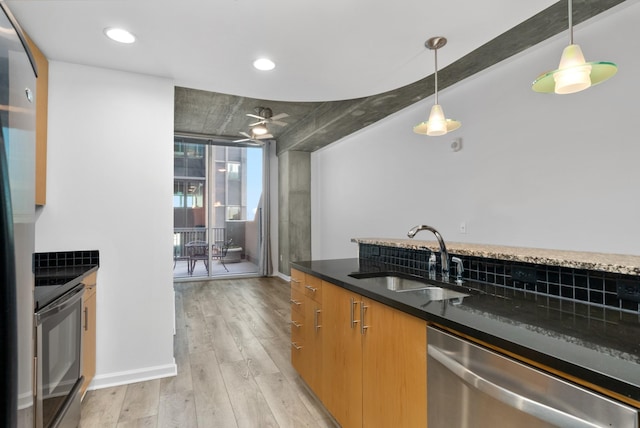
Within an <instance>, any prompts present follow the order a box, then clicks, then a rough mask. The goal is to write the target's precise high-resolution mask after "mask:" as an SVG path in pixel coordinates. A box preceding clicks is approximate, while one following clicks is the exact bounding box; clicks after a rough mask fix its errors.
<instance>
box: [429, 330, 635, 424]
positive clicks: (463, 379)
mask: <svg viewBox="0 0 640 428" xmlns="http://www.w3.org/2000/svg"><path fill="white" fill-rule="evenodd" d="M427 343H428V345H427V400H428V401H427V410H428V412H427V414H428V427H429V428H452V427H456V428H484V427H491V428H495V427H517V428H529V427H535V428H541V427H572V428H574V427H575V428H578V427H589V428H594V427H625V428H638V410H637V409H634V408H633V407H630V406H627V405H625V404H622V403H620V402H617V401H614V400H612V399H609V398H607V397H604V396H602V395H600V394H596V393H594V392H592V391H589V390H587V389H585V388H583V387H580V386H577V385H575V384H572V383H570V382H567V381H565V380H563V379H560V378H558V377H555V376H551V375H549V374H547V373H545V372H543V371H540V370H538V369H534V368H532V367H530V366H527V365H524V364H522V363H520V362H517V361H515V360H513V359H511V358H508V357H505V356H503V355H501V354H498V353H496V352H493V351H491V350H488V349H485V348H483V347H480V346H478V345H475V344H473V343H471V342H468V341H466V340H464V339H461V338H459V337H456V336H453V335H451V334H449V333H446V332H443V331H441V330H438V329H435V328H433V327H429V328H428V333H427Z"/></svg>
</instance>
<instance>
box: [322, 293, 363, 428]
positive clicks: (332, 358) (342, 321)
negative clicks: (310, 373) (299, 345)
mask: <svg viewBox="0 0 640 428" xmlns="http://www.w3.org/2000/svg"><path fill="white" fill-rule="evenodd" d="M322 295H323V301H322V309H323V313H322V315H323V317H322V322H323V325H322V326H323V327H322V328H323V329H324V332H323V333H324V335H325V336H324V341H323V343H322V359H323V361H322V362H323V369H324V375H323V383H322V387H323V400H322V401H323V403H324V405H325V407H326V408H327V410H329V412H330V413H331V414H332V415H333V417H334V418H335V419H336V420H337V421H338V423H339V424H340V425H341V426H342V428H352V427H361V426H362V332H361V331H360V329H361V325H360V311H361V298H360V295H358V294H355V293H353V292H351V291H348V290H345V289H344V288H341V287H338V286H335V285H333V284H330V283H328V282H325V283H324V284H323V287H322Z"/></svg>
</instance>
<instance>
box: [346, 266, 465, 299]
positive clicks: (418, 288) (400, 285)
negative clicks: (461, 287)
mask: <svg viewBox="0 0 640 428" xmlns="http://www.w3.org/2000/svg"><path fill="white" fill-rule="evenodd" d="M349 276H351V277H353V278H356V279H365V280H366V281H367V283H369V284H371V285H374V286H377V287H381V288H386V289H387V290H391V291H395V292H397V293H407V292H411V293H412V294H413V293H415V294H416V295H419V296H420V297H421V298H426V299H427V300H449V299H459V301H462V298H464V297H467V296H468V294H464V293H461V292H459V291H454V290H451V289H449V288H444V287H440V286H439V283H438V282H436V281H431V280H426V279H425V280H418V279H412V278H409V277H406V276H402V275H398V274H394V273H382V272H380V273H378V272H377V273H354V274H351V275H349Z"/></svg>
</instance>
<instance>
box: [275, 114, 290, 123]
mask: <svg viewBox="0 0 640 428" xmlns="http://www.w3.org/2000/svg"><path fill="white" fill-rule="evenodd" d="M285 117H289V115H288V114H287V113H280V114H276V115H275V116H271V118H270V119H271V120H272V121H274V120H278V119H284V118H285Z"/></svg>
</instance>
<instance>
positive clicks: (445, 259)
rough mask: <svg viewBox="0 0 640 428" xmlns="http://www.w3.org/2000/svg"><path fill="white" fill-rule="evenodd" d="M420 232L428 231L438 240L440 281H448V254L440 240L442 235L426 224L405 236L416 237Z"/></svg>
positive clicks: (413, 228)
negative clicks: (440, 269) (440, 268)
mask: <svg viewBox="0 0 640 428" xmlns="http://www.w3.org/2000/svg"><path fill="white" fill-rule="evenodd" d="M421 230H428V231H429V232H431V233H433V234H434V235H435V236H436V239H437V240H438V245H440V264H441V266H442V279H443V281H448V280H449V252H448V251H447V246H446V245H445V244H444V239H442V235H440V232H438V231H437V230H436V229H434V228H433V227H431V226H427V225H426V224H421V225H418V226H415V227H412V228H411V229H409V232H407V236H408V237H409V238H412V239H413V237H414V236H416V234H417V233H418V232H420V231H421Z"/></svg>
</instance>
